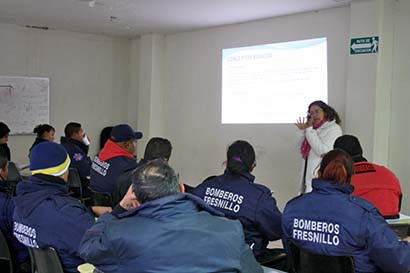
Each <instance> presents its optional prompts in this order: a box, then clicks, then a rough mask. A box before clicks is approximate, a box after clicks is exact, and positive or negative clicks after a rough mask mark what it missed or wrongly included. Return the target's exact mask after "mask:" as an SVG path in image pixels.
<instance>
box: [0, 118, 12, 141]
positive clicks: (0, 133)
mask: <svg viewBox="0 0 410 273" xmlns="http://www.w3.org/2000/svg"><path fill="white" fill-rule="evenodd" d="M8 133H10V128H9V127H8V126H7V124H5V123H4V122H1V121H0V138H3V137H4V136H5V135H7V134H8Z"/></svg>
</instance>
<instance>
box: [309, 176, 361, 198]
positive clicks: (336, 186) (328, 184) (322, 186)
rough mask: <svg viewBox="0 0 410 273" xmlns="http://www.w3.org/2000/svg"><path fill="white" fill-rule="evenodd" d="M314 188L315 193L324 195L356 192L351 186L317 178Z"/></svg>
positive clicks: (313, 182)
mask: <svg viewBox="0 0 410 273" xmlns="http://www.w3.org/2000/svg"><path fill="white" fill-rule="evenodd" d="M312 188H313V191H315V192H322V193H334V192H342V193H345V194H351V193H352V192H353V190H354V187H353V186H352V185H350V184H341V183H337V182H334V181H328V180H321V179H317V178H315V179H313V180H312Z"/></svg>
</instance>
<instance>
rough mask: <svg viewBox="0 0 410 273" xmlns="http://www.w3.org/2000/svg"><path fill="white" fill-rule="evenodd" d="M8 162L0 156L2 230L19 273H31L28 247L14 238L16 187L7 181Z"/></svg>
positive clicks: (0, 221) (0, 216) (0, 220)
mask: <svg viewBox="0 0 410 273" xmlns="http://www.w3.org/2000/svg"><path fill="white" fill-rule="evenodd" d="M7 174H8V160H7V158H6V157H3V156H1V155H0V230H1V232H2V233H3V235H4V237H5V238H6V240H7V244H8V246H9V248H10V253H11V256H12V259H13V264H14V266H13V267H14V269H17V270H16V271H17V272H20V273H21V272H30V259H29V255H28V250H27V247H25V246H24V245H22V244H21V243H20V242H19V241H17V239H16V238H15V237H14V236H13V213H14V203H13V200H12V197H13V194H14V192H15V191H14V186H13V185H12V184H11V183H9V181H7Z"/></svg>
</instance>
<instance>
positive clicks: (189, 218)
mask: <svg viewBox="0 0 410 273" xmlns="http://www.w3.org/2000/svg"><path fill="white" fill-rule="evenodd" d="M218 216H222V214H221V213H219V212H217V211H216V210H214V209H212V208H211V207H209V206H208V205H207V204H205V203H204V202H203V201H202V200H200V199H199V198H197V197H195V196H192V195H189V194H176V195H170V196H166V197H163V198H159V199H156V200H153V201H150V202H146V203H144V204H142V205H141V206H139V207H138V208H136V209H134V210H131V211H128V212H125V213H123V214H120V215H119V216H118V218H117V217H115V216H114V215H112V214H110V213H107V214H104V215H103V216H102V217H100V218H99V219H98V221H97V223H96V224H95V225H94V226H93V227H92V228H91V229H89V230H88V231H87V232H86V234H85V235H84V238H83V240H82V242H81V245H80V255H81V257H82V258H84V260H86V261H87V262H90V263H92V264H94V265H95V266H96V267H97V268H98V269H100V270H102V271H103V272H111V273H135V272H139V273H144V272H147V273H148V272H149V273H154V272H155V273H159V272H166V273H174V272H175V273H177V272H178V273H180V272H184V273H197V272H227V273H229V272H244V273H260V272H263V271H262V269H261V267H260V265H259V264H258V263H257V262H256V260H255V258H254V257H253V255H252V252H251V251H250V249H249V246H248V245H246V244H245V243H244V238H243V231H242V226H241V224H240V223H239V222H238V221H232V220H228V219H225V218H223V217H218Z"/></svg>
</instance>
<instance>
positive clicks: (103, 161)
mask: <svg viewBox="0 0 410 273" xmlns="http://www.w3.org/2000/svg"><path fill="white" fill-rule="evenodd" d="M141 138H142V133H141V132H135V131H134V130H133V129H132V128H131V127H130V126H129V125H127V124H120V125H117V126H115V127H114V128H113V129H112V131H111V138H110V139H109V140H107V142H106V143H105V145H104V148H103V149H102V150H101V151H100V153H99V154H98V155H97V156H95V158H94V160H93V163H92V165H91V179H90V188H91V189H92V190H94V191H97V192H107V193H110V194H113V193H114V191H115V189H116V188H117V183H116V182H117V179H118V177H119V176H120V175H121V174H123V173H125V172H126V171H129V170H133V169H135V168H136V167H137V160H136V158H135V156H134V153H135V152H136V150H137V142H136V140H137V139H141Z"/></svg>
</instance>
